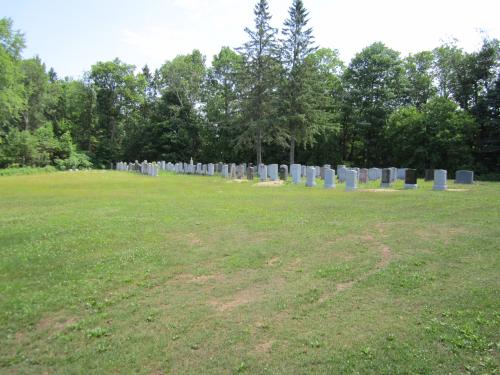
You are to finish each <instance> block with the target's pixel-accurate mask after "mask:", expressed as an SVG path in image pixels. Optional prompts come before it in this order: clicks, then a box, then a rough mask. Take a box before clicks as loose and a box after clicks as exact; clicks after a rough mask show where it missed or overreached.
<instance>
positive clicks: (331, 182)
mask: <svg viewBox="0 0 500 375" xmlns="http://www.w3.org/2000/svg"><path fill="white" fill-rule="evenodd" d="M324 180H325V189H333V188H334V187H335V171H334V170H333V169H332V168H325V175H324Z"/></svg>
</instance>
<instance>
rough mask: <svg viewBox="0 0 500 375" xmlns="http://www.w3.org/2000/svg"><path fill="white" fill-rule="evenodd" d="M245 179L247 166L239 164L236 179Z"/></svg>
mask: <svg viewBox="0 0 500 375" xmlns="http://www.w3.org/2000/svg"><path fill="white" fill-rule="evenodd" d="M243 177H245V166H244V165H243V164H239V165H238V166H237V167H236V178H237V179H238V180H242V179H243Z"/></svg>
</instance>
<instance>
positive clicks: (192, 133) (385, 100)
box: [0, 0, 500, 178]
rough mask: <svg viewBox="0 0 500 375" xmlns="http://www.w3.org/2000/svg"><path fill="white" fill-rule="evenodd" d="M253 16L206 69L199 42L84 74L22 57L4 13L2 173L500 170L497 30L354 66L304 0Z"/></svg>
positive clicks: (360, 60)
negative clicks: (316, 25) (152, 62)
mask: <svg viewBox="0 0 500 375" xmlns="http://www.w3.org/2000/svg"><path fill="white" fill-rule="evenodd" d="M254 21H255V22H254V24H253V25H249V26H248V27H247V28H245V31H246V36H247V39H246V41H245V42H244V43H243V44H242V45H241V46H239V47H236V48H231V47H223V48H221V50H220V52H219V53H218V54H217V55H215V56H213V58H212V59H211V62H210V64H207V59H206V56H204V55H203V54H202V53H201V52H200V51H199V50H193V51H192V52H191V53H190V54H187V55H178V56H177V57H175V58H174V59H172V60H171V61H166V62H165V63H164V64H163V65H162V66H160V67H159V68H157V69H151V68H149V67H148V66H147V65H146V66H144V67H136V66H133V65H130V64H127V63H126V62H124V61H121V60H120V59H119V58H116V59H114V60H113V61H98V62H96V63H95V64H94V65H92V66H91V67H90V69H89V70H88V71H86V72H85V73H84V74H83V76H82V78H81V79H74V78H70V77H64V78H62V77H59V76H58V75H57V72H55V71H54V69H52V68H49V69H47V67H46V66H45V64H44V62H43V60H42V59H41V58H40V57H34V58H23V55H22V53H23V49H24V48H25V46H26V41H25V37H24V34H23V33H22V31H20V30H16V29H15V25H14V21H13V20H12V19H10V18H2V19H0V168H9V167H10V168H12V167H43V166H47V165H51V166H55V167H56V168H58V169H62V170H64V169H70V168H90V167H93V168H109V167H110V165H111V164H112V163H115V162H117V161H119V160H125V161H133V160H145V159H146V160H167V161H172V162H176V161H188V160H189V159H190V158H191V157H192V158H193V159H194V160H196V161H199V162H204V163H208V162H219V161H223V162H253V163H261V162H264V163H270V162H272V163H302V164H314V165H321V164H324V163H329V164H332V165H336V164H347V165H357V166H360V167H372V166H397V167H411V168H416V169H418V170H419V171H421V172H422V171H423V170H424V169H425V168H443V169H448V170H450V171H455V170H457V169H472V170H474V171H475V172H476V174H478V175H482V176H492V177H491V178H495V177H494V176H498V172H499V166H500V58H499V57H500V43H499V41H498V40H497V39H493V38H489V37H486V36H485V37H484V39H483V44H482V46H481V47H480V48H478V49H477V50H476V51H473V52H466V51H464V50H463V49H462V48H460V47H459V44H458V42H448V43H444V44H442V45H440V46H437V47H436V48H434V49H433V50H430V51H421V52H418V53H415V54H410V55H408V56H402V55H401V53H399V52H398V51H395V50H393V49H391V48H389V47H388V46H386V45H385V44H384V43H383V42H375V43H373V44H371V45H369V46H367V47H366V48H364V49H363V50H361V51H360V52H358V53H357V54H356V55H355V56H354V57H353V58H352V60H351V61H350V62H349V63H344V62H343V61H342V60H341V59H340V57H339V53H338V51H337V50H335V49H329V48H321V46H317V45H316V43H315V39H314V31H313V30H312V29H311V28H310V27H309V26H308V22H309V13H308V11H307V9H306V8H305V5H304V3H303V1H302V0H293V1H291V5H290V8H289V12H288V17H287V19H285V20H284V21H282V24H281V28H280V29H278V28H276V27H274V26H273V20H272V16H271V14H270V12H269V8H268V2H267V0H258V1H257V4H256V5H255V8H254ZM244 26H245V25H242V27H244ZM165 42H166V44H168V41H165ZM497 178H498V177H497Z"/></svg>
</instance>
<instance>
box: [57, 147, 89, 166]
mask: <svg viewBox="0 0 500 375" xmlns="http://www.w3.org/2000/svg"><path fill="white" fill-rule="evenodd" d="M55 165H56V167H57V169H60V170H62V171H64V170H67V169H82V168H91V167H92V163H91V162H90V159H89V157H88V156H87V155H85V154H84V153H81V152H76V151H74V150H73V151H72V153H71V154H70V156H69V157H68V158H67V159H56V160H55Z"/></svg>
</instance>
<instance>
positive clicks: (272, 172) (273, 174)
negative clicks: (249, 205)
mask: <svg viewBox="0 0 500 375" xmlns="http://www.w3.org/2000/svg"><path fill="white" fill-rule="evenodd" d="M267 174H268V175H269V179H270V180H271V181H277V180H278V164H269V165H268V167H267Z"/></svg>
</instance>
